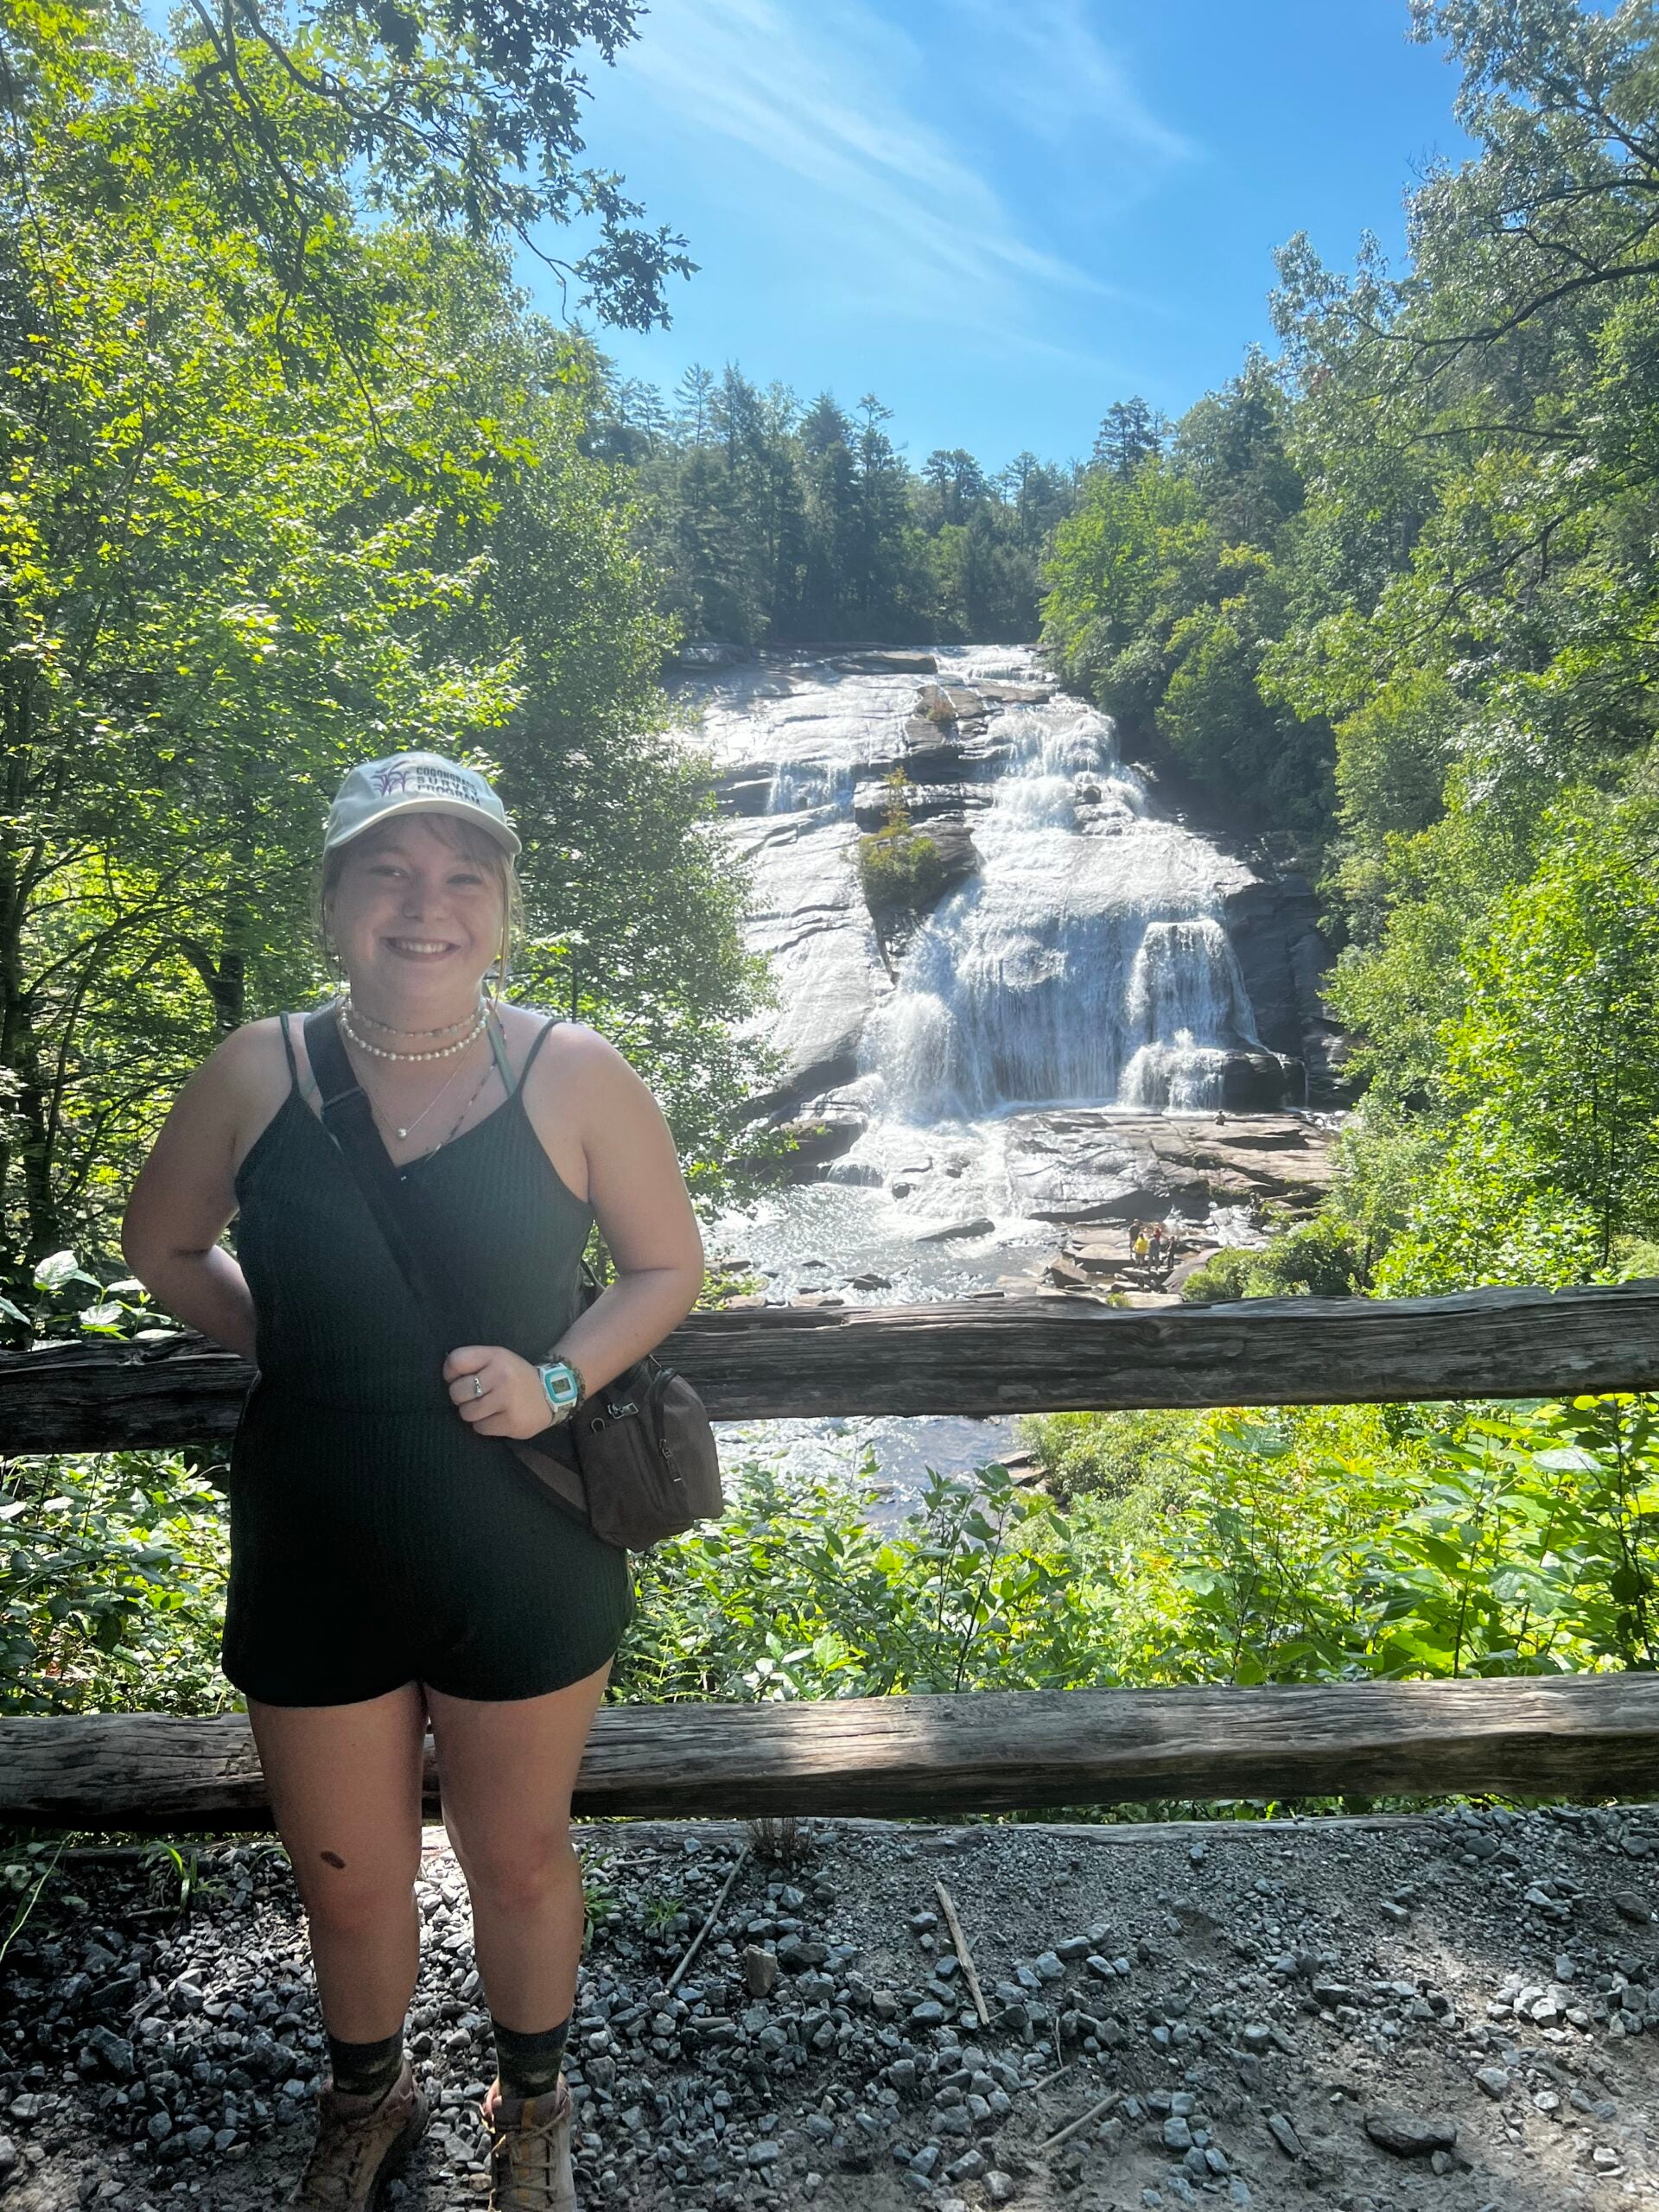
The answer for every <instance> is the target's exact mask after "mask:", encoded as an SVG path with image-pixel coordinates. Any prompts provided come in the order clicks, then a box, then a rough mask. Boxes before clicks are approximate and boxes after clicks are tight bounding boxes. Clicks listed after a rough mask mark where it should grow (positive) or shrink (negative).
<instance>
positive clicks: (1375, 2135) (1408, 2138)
mask: <svg viewBox="0 0 1659 2212" xmlns="http://www.w3.org/2000/svg"><path fill="white" fill-rule="evenodd" d="M1363 2126H1364V2129H1365V2133H1367V2135H1369V2136H1370V2139H1371V2140H1372V2142H1373V2143H1375V2144H1376V2146H1377V2148H1378V2149H1379V2150H1383V2151H1391V2152H1393V2153H1394V2155H1395V2158H1427V2156H1428V2154H1429V2152H1431V2151H1450V2150H1451V2149H1452V2148H1453V2146H1454V2145H1456V2143H1457V2139H1458V2130H1457V2123H1456V2122H1455V2121H1454V2120H1447V2119H1445V2118H1443V2117H1434V2118H1426V2117H1425V2116H1424V2115H1423V2114H1421V2113H1414V2112H1405V2111H1402V2108H1401V2107H1399V2106H1398V2105H1376V2106H1373V2107H1372V2108H1371V2110H1370V2112H1368V2113H1366V2114H1365V2117H1364V2121H1363Z"/></svg>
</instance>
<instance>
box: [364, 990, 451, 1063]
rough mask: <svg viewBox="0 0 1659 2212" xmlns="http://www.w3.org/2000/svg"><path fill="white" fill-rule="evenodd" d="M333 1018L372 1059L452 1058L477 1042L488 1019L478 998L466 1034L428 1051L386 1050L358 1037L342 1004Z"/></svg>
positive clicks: (418, 1034) (416, 1032) (430, 1032)
mask: <svg viewBox="0 0 1659 2212" xmlns="http://www.w3.org/2000/svg"><path fill="white" fill-rule="evenodd" d="M335 1019H336V1020H338V1021H339V1023H340V1027H341V1028H342V1029H343V1030H344V1031H345V1033H346V1035H347V1036H348V1037H349V1038H350V1039H351V1040H352V1042H353V1045H355V1046H357V1049H358V1051H359V1052H367V1053H369V1054H370V1055H371V1057H372V1058H374V1059H377V1060H448V1059H453V1058H454V1056H455V1054H456V1053H457V1052H465V1051H466V1050H467V1047H468V1046H471V1045H475V1044H476V1043H477V1042H478V1040H479V1039H480V1037H481V1036H482V1035H483V1034H484V1024H485V1023H486V1021H487V1020H488V1019H489V1008H488V1007H487V1006H486V1005H485V1004H484V1002H483V1001H481V1000H480V1002H479V1007H478V1012H477V1013H476V1014H474V1017H473V1026H472V1027H471V1028H470V1029H469V1030H468V1031H467V1034H466V1035H465V1036H464V1037H459V1038H457V1039H456V1040H455V1042H454V1044H453V1045H440V1046H438V1047H437V1048H436V1050H435V1051H434V1052H390V1051H388V1050H387V1048H386V1046H384V1045H371V1044H370V1042H369V1040H368V1039H367V1038H366V1037H359V1035H358V1033H357V1032H356V1030H355V1029H353V1027H352V1021H351V1015H350V1014H349V1013H348V1012H347V1010H346V1007H343V1006H342V1007H340V1009H339V1010H338V1013H337V1014H336V1016H335ZM423 1034H428V1035H434V1036H436V1035H441V1034H442V1032H441V1031H429V1032H423V1031H421V1030H418V1029H417V1030H413V1031H411V1032H410V1035H413V1036H416V1037H418V1036H421V1035H423Z"/></svg>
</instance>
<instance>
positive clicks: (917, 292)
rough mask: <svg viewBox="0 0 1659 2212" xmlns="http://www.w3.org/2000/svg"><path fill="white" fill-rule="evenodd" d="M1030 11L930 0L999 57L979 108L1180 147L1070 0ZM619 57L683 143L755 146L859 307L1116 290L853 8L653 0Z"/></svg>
mask: <svg viewBox="0 0 1659 2212" xmlns="http://www.w3.org/2000/svg"><path fill="white" fill-rule="evenodd" d="M1030 5H1031V0H1020V6H1018V7H1013V6H1009V5H1008V4H1007V0H938V16H940V17H944V18H949V17H950V16H960V17H961V18H962V19H963V22H964V27H965V28H969V29H971V30H972V32H973V34H974V42H975V43H976V45H981V44H982V45H983V48H984V52H983V53H982V55H981V57H980V58H981V60H989V59H991V57H992V55H993V53H994V54H995V59H996V62H997V68H996V79H995V84H994V85H993V86H991V88H990V100H991V103H992V104H993V105H995V106H998V107H1001V108H1002V110H1003V112H1004V113H1005V114H1006V115H1007V116H1008V117H1009V118H1010V119H1015V118H1017V120H1018V121H1019V122H1020V123H1021V124H1025V125H1026V126H1027V127H1028V128H1031V129H1034V130H1038V131H1039V132H1041V133H1042V134H1044V135H1048V134H1049V133H1051V132H1052V131H1053V130H1058V129H1064V128H1069V127H1070V119H1071V118H1075V117H1076V116H1077V114H1078V113H1079V112H1080V111H1082V109H1083V108H1084V107H1085V106H1089V105H1090V103H1093V104H1094V105H1093V112H1095V113H1096V116H1097V117H1098V118H1100V119H1101V120H1102V121H1103V124H1104V125H1105V127H1106V128H1107V129H1109V130H1111V131H1113V132H1114V133H1116V135H1118V136H1119V137H1121V138H1122V142H1123V143H1124V145H1125V147H1126V148H1128V147H1131V146H1132V147H1133V148H1134V149H1135V151H1136V153H1137V154H1138V155H1139V156H1141V157H1143V158H1149V159H1151V160H1153V161H1154V162H1167V161H1170V160H1173V159H1176V158H1179V156H1180V155H1181V154H1182V153H1183V152H1184V151H1185V147H1184V143H1183V142H1181V141H1180V140H1179V137H1177V136H1176V134H1174V133H1173V132H1170V131H1166V130H1165V129H1164V127H1163V126H1162V125H1160V124H1158V123H1157V121H1156V119H1155V118H1153V117H1152V116H1150V115H1149V114H1148V113H1147V111H1146V110H1145V109H1144V108H1143V107H1141V105H1140V104H1139V103H1138V102H1137V101H1136V100H1135V98H1134V96H1133V93H1132V92H1131V91H1130V90H1129V88H1128V85H1127V83H1126V82H1125V81H1124V79H1123V78H1122V73H1121V72H1120V71H1119V70H1118V69H1117V68H1116V65H1115V64H1114V63H1113V61H1112V60H1111V57H1110V55H1109V54H1108V53H1107V52H1106V50H1105V49H1104V48H1103V47H1102V46H1101V44H1100V42H1099V41H1098V40H1096V39H1095V38H1094V36H1093V35H1092V34H1091V33H1090V31H1089V30H1088V27H1087V25H1086V23H1084V22H1083V21H1082V18H1081V16H1079V14H1078V11H1077V0H1036V4H1035V10H1034V13H1032V14H1030V15H1027V14H1026V13H1025V12H1024V10H1025V9H1026V8H1027V7H1028V6H1030ZM941 28H942V29H944V30H945V33H946V35H947V37H948V36H949V35H950V32H949V25H948V23H945V24H943V25H942V26H941ZM1005 64H1006V67H1005V66H1004V65H1005ZM619 67H620V71H621V72H622V73H623V74H624V75H625V76H626V77H627V78H628V79H632V82H633V84H634V86H636V87H637V88H638V89H639V90H641V91H643V92H646V93H647V94H648V95H649V97H650V99H651V100H652V105H653V106H654V107H655V109H656V110H657V111H658V115H659V117H660V118H661V120H662V123H663V125H664V128H666V129H668V130H671V131H672V132H673V133H674V134H675V136H676V138H677V140H678V141H680V142H681V143H684V144H685V145H686V146H687V147H688V149H694V148H696V147H697V146H698V145H699V144H701V145H702V146H703V147H704V148H706V147H707V144H708V141H709V138H710V137H714V138H716V139H724V140H727V141H729V142H734V143H736V144H737V145H739V146H741V147H743V148H746V149H748V151H749V152H750V153H751V154H752V155H753V156H756V157H757V158H758V161H759V162H760V164H761V165H762V167H763V168H764V169H766V170H769V171H770V172H772V175H773V177H774V179H775V180H776V188H788V189H789V190H790V192H791V199H792V200H793V202H794V203H795V206H796V208H797V209H798V211H800V212H801V213H802V214H803V215H804V223H805V231H804V236H803V238H802V245H803V248H804V250H805V251H808V252H811V253H816V254H817V255H820V256H834V257H838V258H843V259H844V262H845V264H846V265H845V267H844V269H842V270H839V271H838V270H836V269H835V268H834V267H833V266H830V267H827V268H826V270H825V271H824V273H825V276H826V277H827V278H828V279H829V282H830V283H831V284H832V285H833V284H835V283H836V281H837V278H843V279H846V280H850V281H852V282H854V283H856V286H857V289H858V291H859V294H860V296H861V299H862V300H863V302H865V303H866V304H867V306H876V305H879V306H880V308H881V309H882V310H883V311H885V312H889V313H894V314H899V315H930V316H931V315H938V314H940V313H941V312H948V311H949V310H950V307H951V306H952V305H954V307H955V309H956V310H957V313H959V314H960V313H961V312H963V311H964V310H966V311H968V312H969V313H973V312H980V313H987V314H988V313H1000V314H1002V315H1010V314H1013V313H1014V312H1015V311H1017V309H1018V307H1019V305H1020V301H1021V299H1022V298H1024V297H1027V296H1029V295H1030V294H1031V293H1032V292H1033V289H1034V290H1039V291H1056V290H1058V291H1065V292H1069V293H1071V294H1073V295H1093V296H1096V298H1100V297H1117V296H1118V295H1116V292H1115V291H1114V289H1113V287H1112V286H1111V285H1110V284H1109V283H1108V282H1107V281H1106V280H1105V278H1104V277H1103V274H1102V273H1101V272H1099V271H1096V270H1088V269H1085V268H1084V267H1082V266H1080V265H1078V264H1077V261H1076V260H1075V258H1071V257H1067V256H1066V255H1065V254H1064V253H1062V252H1059V251H1055V250H1053V248H1052V246H1051V245H1047V244H1045V243H1043V242H1042V241H1041V240H1040V239H1039V238H1033V236H1032V235H1030V234H1029V232H1028V230H1027V227H1026V226H1022V224H1021V223H1020V221H1019V220H1018V219H1016V218H1015V216H1014V213H1012V212H1011V210H1010V208H1009V207H1008V206H1007V203H1006V201H1005V199H1004V197H1003V195H1002V194H1001V193H999V191H998V190H997V189H996V188H995V185H994V183H993V182H992V181H991V180H990V176H989V175H988V168H989V166H990V165H989V163H988V161H987V160H986V159H985V157H984V153H985V142H984V137H983V126H984V124H985V120H986V118H985V115H984V112H983V111H981V112H980V113H978V114H976V116H974V117H973V118H971V120H967V119H965V118H964V116H963V112H962V111H961V110H960V108H959V106H958V105H957V102H956V100H955V99H953V98H952V97H951V95H950V94H949V93H947V92H945V91H944V89H943V88H942V79H941V76H940V73H939V72H938V69H937V67H934V66H932V65H931V64H930V61H929V60H928V58H927V57H925V55H924V54H923V52H922V50H921V49H920V48H918V45H917V43H916V41H914V40H913V39H912V38H911V37H910V36H909V35H907V34H906V32H905V31H904V30H902V29H899V27H898V26H897V25H896V24H895V23H893V22H892V20H891V19H890V18H887V17H885V16H880V15H878V14H877V13H876V12H875V11H874V9H873V8H872V7H870V6H868V5H866V4H864V0H827V4H823V3H822V0H821V3H820V4H814V3H813V0H655V4H653V6H652V9H651V11H650V13H649V15H648V16H646V17H645V19H644V21H643V22H642V24H641V35H640V37H639V41H637V42H636V43H635V44H634V45H632V46H631V47H629V48H626V49H625V51H624V53H623V54H622V55H621V57H620V61H619ZM1056 69H1058V70H1060V71H1062V72H1065V73H1069V77H1068V79H1067V81H1066V82H1065V84H1064V85H1063V86H1062V87H1061V89H1060V91H1059V93H1058V100H1059V103H1060V107H1059V109H1057V108H1056V106H1055V105H1054V103H1053V102H1052V101H1050V100H1047V99H1045V96H1044V92H1043V86H1042V80H1043V79H1044V78H1045V77H1046V75H1047V74H1048V73H1049V72H1050V71H1052V70H1056ZM951 74H954V73H951ZM1005 103H1006V105H1005ZM1062 111H1063V113H1062ZM1057 115H1058V116H1059V117H1060V119H1059V120H1057ZM1015 342H1018V341H1017V339H1016V340H1015Z"/></svg>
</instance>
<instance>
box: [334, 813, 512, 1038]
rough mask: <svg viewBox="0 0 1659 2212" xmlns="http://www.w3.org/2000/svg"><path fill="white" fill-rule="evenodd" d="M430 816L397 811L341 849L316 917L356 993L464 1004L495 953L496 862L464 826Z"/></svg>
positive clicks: (498, 915)
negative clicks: (482, 851)
mask: <svg viewBox="0 0 1659 2212" xmlns="http://www.w3.org/2000/svg"><path fill="white" fill-rule="evenodd" d="M434 818H435V817H429V816H425V815H418V814H416V815H405V816H404V817H403V818H402V819H401V820H394V821H391V822H389V823H387V824H386V825H385V828H384V829H374V830H370V831H367V832H366V833H365V835H364V836H363V837H362V838H361V840H360V841H358V842H354V843H353V844H352V845H350V846H348V847H347V849H346V853H345V855H344V856H343V859H342V861H341V865H340V873H339V875H338V877H337V879H336V880H335V882H334V887H333V889H332V891H331V892H330V893H329V896H328V899H327V903H326V906H325V909H324V916H325V920H326V923H327V930H328V934H329V937H330V938H332V939H333V941H334V949H335V950H336V951H337V952H338V954H339V956H340V963H341V965H342V966H343V967H344V969H345V970H346V975H347V976H348V977H349V978H350V980H351V984H352V988H353V991H354V992H356V993H357V994H358V995H359V996H365V995H366V996H370V997H373V998H377V999H379V998H389V999H391V1000H393V1001H407V1000H410V999H413V1000H416V1001H419V1002H420V1003H422V1004H423V1005H424V1004H429V1003H436V1002H439V1001H442V1002H443V1003H445V1004H446V1005H447V1004H448V1002H449V1001H456V1002H457V1003H459V1004H462V1005H469V1004H470V1003H471V1002H472V1000H473V998H474V997H475V996H476V994H477V991H478V988H479V985H480V982H482V980H483V978H484V976H485V974H486V971H487V969H489V967H490V965H491V963H493V961H494V960H495V958H496V957H497V955H498V954H499V951H500V950H501V938H502V931H503V930H504V928H505V922H506V914H505V906H504V900H503V881H502V871H501V869H500V868H499V865H497V864H495V863H494V862H493V861H492V860H490V859H486V858H484V857H482V856H481V855H480V854H479V853H478V851H477V850H476V849H475V848H474V849H471V850H469V849H468V847H474V839H475V836H476V833H474V835H473V836H468V835H467V830H468V829H469V828H470V825H464V824H462V823H460V822H458V821H456V820H455V819H454V817H449V816H443V817H436V818H437V819H438V820H439V821H440V823H441V827H440V828H438V829H435V828H434V827H433V826H432V825H433V820H434ZM457 833H460V837H461V840H462V841H463V842H456V841H455V840H456V837H457Z"/></svg>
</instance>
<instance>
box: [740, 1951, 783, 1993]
mask: <svg viewBox="0 0 1659 2212" xmlns="http://www.w3.org/2000/svg"><path fill="white" fill-rule="evenodd" d="M777 1981H778V1955H777V1954H776V1952H774V1951H765V1950H762V1949H761V1948H760V1945H759V1944H756V1943H749V1944H746V1945H745V1946H744V1950H743V1986H744V1987H745V1988H746V1989H747V1991H748V1993H749V1994H750V1996H751V1997H770V1996H771V1994H772V1991H773V1989H774V1988H775V1987H776V1986H777Z"/></svg>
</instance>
